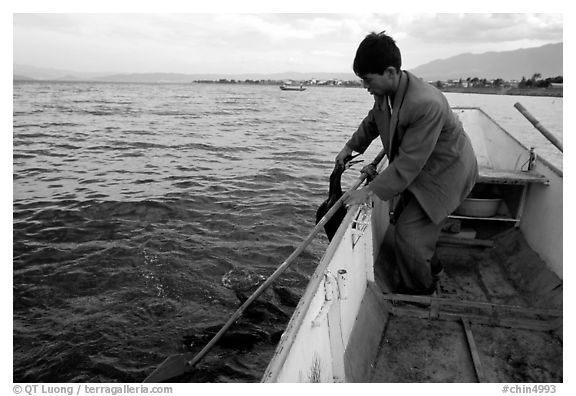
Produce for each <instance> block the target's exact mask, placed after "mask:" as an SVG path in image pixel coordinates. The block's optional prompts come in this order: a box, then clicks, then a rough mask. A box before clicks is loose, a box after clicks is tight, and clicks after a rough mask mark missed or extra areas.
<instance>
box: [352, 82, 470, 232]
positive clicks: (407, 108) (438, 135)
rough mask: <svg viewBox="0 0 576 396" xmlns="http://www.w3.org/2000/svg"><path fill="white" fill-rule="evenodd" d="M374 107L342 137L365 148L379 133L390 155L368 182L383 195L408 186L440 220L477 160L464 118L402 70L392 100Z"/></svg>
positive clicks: (466, 189) (466, 188)
mask: <svg viewBox="0 0 576 396" xmlns="http://www.w3.org/2000/svg"><path fill="white" fill-rule="evenodd" d="M384 99H385V100H383V101H382V103H379V101H378V100H375V103H374V107H373V108H372V110H370V112H369V113H368V115H367V116H366V118H364V120H363V121H362V123H361V124H360V126H359V127H358V130H357V131H356V132H355V133H354V134H353V135H352V137H351V138H350V140H349V141H348V142H347V143H346V144H347V145H348V146H349V147H350V148H351V149H353V150H354V151H356V152H359V153H364V151H365V150H366V149H367V148H368V146H369V145H370V143H371V142H372V141H373V140H374V139H375V138H376V137H378V136H380V139H381V140H382V144H383V145H384V149H385V150H386V153H387V156H388V159H389V161H390V163H389V165H388V167H386V168H385V169H384V170H383V171H382V172H381V173H380V174H379V175H378V176H377V177H376V178H375V179H374V180H373V181H372V182H371V183H370V189H371V190H372V191H373V192H374V193H375V194H376V196H378V198H380V199H382V200H384V201H387V200H390V199H391V198H393V197H394V196H395V195H397V194H399V193H401V192H403V191H404V190H405V189H408V190H409V191H410V192H411V193H412V194H413V195H414V196H415V197H416V199H417V200H418V202H419V203H420V205H421V206H422V208H423V209H424V211H425V212H426V214H427V215H428V216H429V217H430V219H431V220H432V221H433V222H434V223H436V224H439V223H440V222H441V221H442V220H444V219H445V218H446V217H447V216H448V215H449V214H451V213H452V212H453V211H454V210H455V209H456V208H457V207H458V206H459V205H460V203H461V202H462V201H463V200H464V198H466V196H467V195H468V194H469V193H470V191H471V190H472V187H473V186H474V183H475V182H476V178H477V176H478V164H477V162H476V155H475V154H474V150H473V148H472V143H471V142H470V139H469V138H468V135H466V132H465V131H464V128H463V127H462V123H461V122H460V120H459V119H458V117H457V116H456V114H454V113H453V112H452V109H450V105H449V104H448V101H447V100H446V98H445V97H444V95H443V94H442V92H440V91H439V90H438V89H436V88H435V87H433V86H432V85H430V84H428V83H427V82H424V81H422V80H420V79H419V78H418V77H416V76H414V75H413V74H411V73H409V72H406V71H403V72H402V74H401V78H400V83H399V86H398V90H397V92H396V94H395V97H394V102H393V103H392V114H390V108H389V106H388V104H387V100H386V98H384Z"/></svg>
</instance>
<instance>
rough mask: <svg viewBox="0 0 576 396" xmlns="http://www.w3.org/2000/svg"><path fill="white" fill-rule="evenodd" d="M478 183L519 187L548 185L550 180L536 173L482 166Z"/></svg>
mask: <svg viewBox="0 0 576 396" xmlns="http://www.w3.org/2000/svg"><path fill="white" fill-rule="evenodd" d="M476 183H489V184H518V185H526V184H530V183H539V184H548V179H546V177H545V176H543V175H540V174H538V173H536V172H534V171H516V170H508V169H506V170H502V169H493V168H488V167H484V166H480V167H479V168H478V180H477V181H476Z"/></svg>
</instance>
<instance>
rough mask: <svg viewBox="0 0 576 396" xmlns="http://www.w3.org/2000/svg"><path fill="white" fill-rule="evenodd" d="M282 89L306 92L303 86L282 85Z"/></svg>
mask: <svg viewBox="0 0 576 396" xmlns="http://www.w3.org/2000/svg"><path fill="white" fill-rule="evenodd" d="M280 89H281V90H282V91H304V90H306V87H303V86H302V84H300V85H291V84H282V85H280Z"/></svg>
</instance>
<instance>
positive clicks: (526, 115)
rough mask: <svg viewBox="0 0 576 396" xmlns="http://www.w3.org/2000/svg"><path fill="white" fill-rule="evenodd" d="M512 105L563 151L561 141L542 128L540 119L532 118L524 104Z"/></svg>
mask: <svg viewBox="0 0 576 396" xmlns="http://www.w3.org/2000/svg"><path fill="white" fill-rule="evenodd" d="M514 107H516V109H518V111H519V112H520V113H522V115H523V116H524V117H526V118H527V119H528V121H530V122H531V123H532V125H534V127H535V128H536V129H538V130H539V131H540V133H541V134H542V135H544V137H545V138H546V139H548V140H549V141H550V143H552V144H553V145H554V146H556V147H557V148H558V150H560V151H561V152H564V149H563V146H562V142H561V141H560V140H559V139H558V138H557V137H556V136H554V135H553V134H552V133H551V132H550V131H549V130H547V129H546V128H544V127H543V126H542V124H540V121H538V120H537V119H536V118H534V116H533V115H532V114H530V113H529V112H528V110H526V108H525V107H524V106H522V105H521V104H520V103H518V102H517V103H516V104H514Z"/></svg>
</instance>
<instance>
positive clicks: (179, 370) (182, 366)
mask: <svg viewBox="0 0 576 396" xmlns="http://www.w3.org/2000/svg"><path fill="white" fill-rule="evenodd" d="M384 155H385V152H384V150H382V151H380V153H378V155H377V156H376V158H375V159H374V161H372V164H373V165H374V166H376V165H378V163H379V162H380V161H382V159H383V158H384ZM365 179H366V174H364V173H362V174H361V176H360V177H359V178H358V180H356V182H355V183H354V184H353V185H352V187H351V188H350V190H349V191H347V192H346V193H344V195H342V197H340V199H339V200H338V201H336V203H335V204H334V205H333V206H332V207H331V208H330V210H329V211H328V212H327V213H326V214H325V215H324V217H322V219H320V221H319V222H318V224H316V226H315V227H314V229H313V230H312V231H311V232H310V233H309V234H308V236H307V237H306V239H305V240H304V242H302V243H301V244H300V246H298V248H297V249H296V250H294V252H293V253H292V254H291V255H290V256H289V257H288V258H287V259H286V260H285V261H284V262H283V263H282V264H281V265H280V266H279V267H278V268H277V269H276V271H274V272H273V273H272V275H270V276H269V277H268V279H266V281H265V282H264V283H262V284H261V285H260V287H258V289H256V291H255V292H254V293H252V295H251V296H250V297H249V298H248V299H247V300H246V301H245V302H244V304H242V305H241V306H240V308H238V309H237V310H236V312H234V313H233V314H232V316H231V317H230V319H228V321H227V322H226V323H225V324H224V326H222V328H221V329H220V331H218V333H216V335H215V336H214V337H212V339H211V340H210V341H209V342H208V344H206V346H205V347H204V348H202V350H201V351H200V352H198V354H197V355H196V356H194V357H193V358H192V359H191V360H183V357H182V356H181V355H177V356H171V357H169V358H168V359H166V360H165V361H164V362H163V363H162V364H161V365H160V366H158V368H157V369H156V370H154V372H152V373H151V374H150V375H149V376H148V377H147V378H146V379H145V380H144V382H162V381H166V380H168V379H170V378H174V377H176V376H178V375H182V374H184V373H185V372H186V371H187V370H190V369H192V368H193V367H194V366H195V365H196V364H197V363H198V362H199V361H200V360H202V358H203V357H204V356H206V354H207V353H208V352H209V351H210V350H211V349H212V348H213V347H214V345H216V343H217V342H218V341H219V340H220V338H221V337H222V336H223V335H224V333H225V332H226V331H227V330H228V329H229V328H230V326H232V325H233V324H234V322H236V321H237V320H238V319H239V318H240V316H242V314H243V313H244V311H245V310H246V308H248V306H249V305H250V304H252V303H253V302H254V300H256V299H257V298H258V297H260V295H261V294H262V293H263V292H264V291H265V290H266V289H267V288H268V287H269V286H270V285H271V284H272V283H273V282H274V281H275V280H276V279H277V278H278V277H279V276H280V275H281V274H282V273H283V272H284V271H285V270H286V269H287V268H288V267H289V266H290V264H292V262H293V261H294V260H295V259H296V257H298V256H299V255H300V254H301V253H302V252H303V251H304V249H305V248H306V247H307V246H308V245H309V244H310V242H312V240H313V239H314V237H315V236H316V234H318V232H319V231H320V230H322V228H323V227H324V225H325V224H326V223H327V222H328V221H329V220H330V219H331V218H332V216H333V215H334V213H336V211H338V209H340V206H342V203H343V201H344V198H345V197H347V196H348V195H350V192H351V191H354V190H356V189H357V188H358V187H360V185H361V184H362V182H364V180H365ZM170 366H172V367H170Z"/></svg>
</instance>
